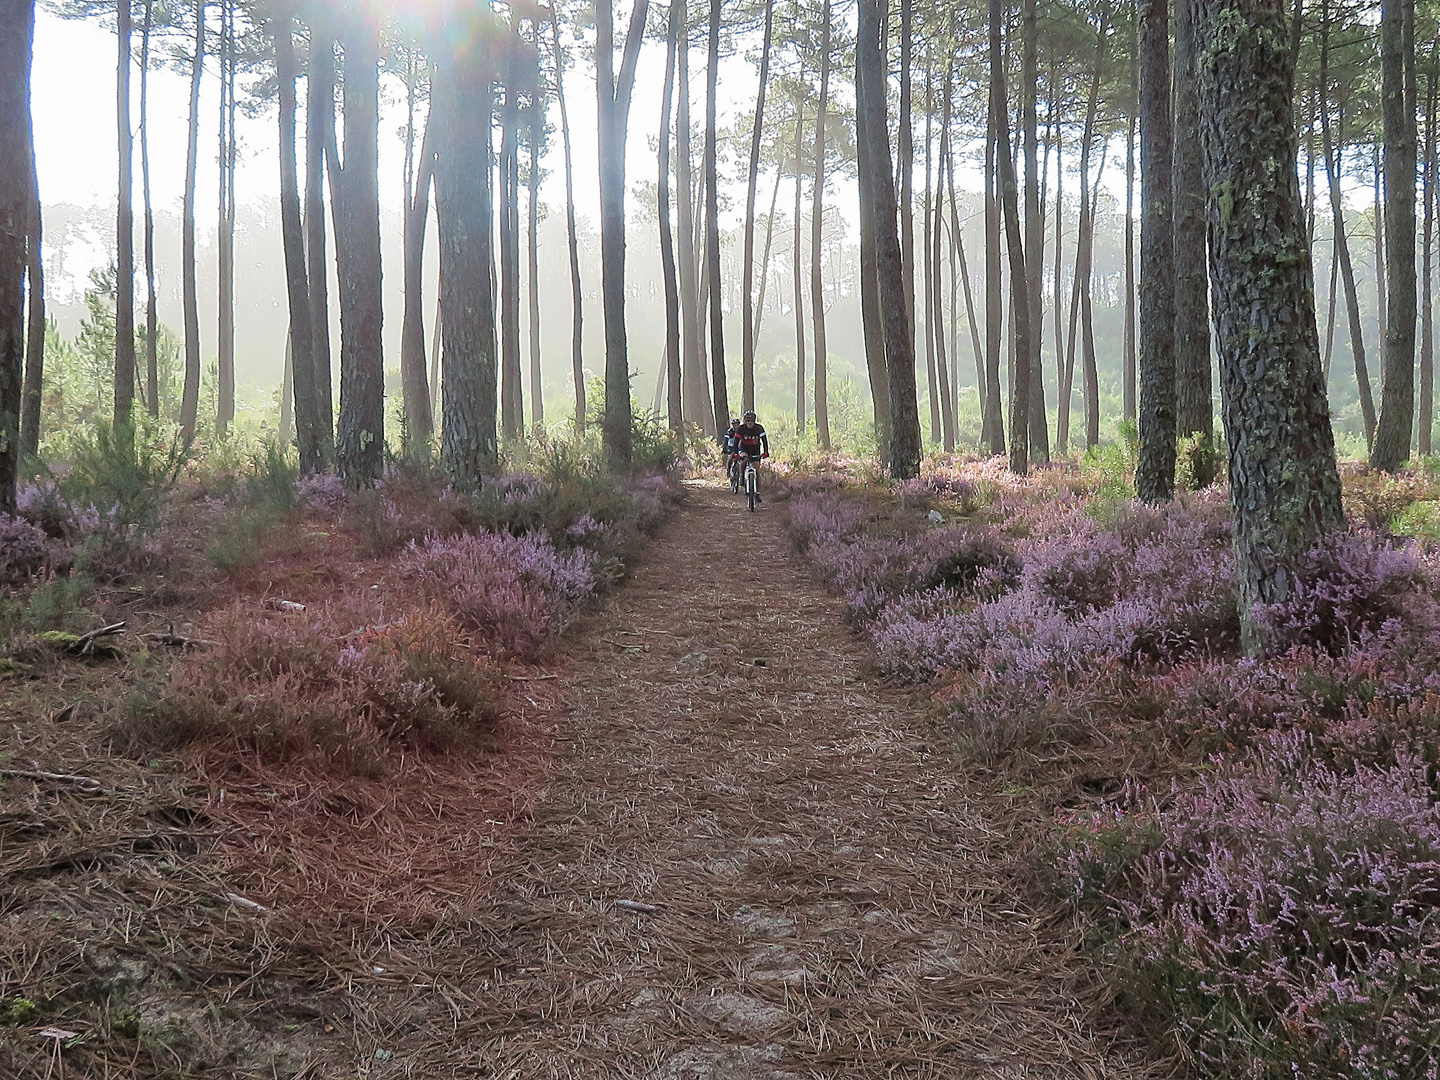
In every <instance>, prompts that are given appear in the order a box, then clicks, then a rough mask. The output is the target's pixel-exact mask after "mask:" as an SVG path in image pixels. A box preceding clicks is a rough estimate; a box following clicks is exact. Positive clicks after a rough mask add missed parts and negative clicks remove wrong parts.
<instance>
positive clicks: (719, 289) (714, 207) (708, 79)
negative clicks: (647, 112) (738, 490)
mask: <svg viewBox="0 0 1440 1080" xmlns="http://www.w3.org/2000/svg"><path fill="white" fill-rule="evenodd" d="M720 7H721V0H710V37H709V39H708V50H707V52H708V56H709V60H708V63H707V66H706V69H705V164H704V172H705V270H706V274H705V277H706V282H707V284H708V286H709V289H708V292H709V309H710V381H711V391H712V392H713V394H714V395H715V430H716V431H724V430H725V429H726V428H727V427H728V426H729V422H728V421H729V417H730V392H729V387H728V386H727V385H726V377H725V313H724V310H723V307H722V297H723V285H722V283H721V278H720V177H719V169H718V165H717V161H716V156H717V138H718V135H717V132H716V128H715V122H716V117H715V113H716V108H717V104H718V103H717V100H716V96H717V94H718V89H717V88H718V85H719V74H720Z"/></svg>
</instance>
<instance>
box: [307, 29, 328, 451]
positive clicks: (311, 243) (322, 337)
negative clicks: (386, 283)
mask: <svg viewBox="0 0 1440 1080" xmlns="http://www.w3.org/2000/svg"><path fill="white" fill-rule="evenodd" d="M305 93H306V104H305V236H306V241H305V258H306V260H307V265H308V267H309V279H310V333H311V335H312V340H311V357H312V363H313V364H314V368H315V394H316V410H317V411H316V414H315V415H316V423H317V424H318V425H319V426H318V428H317V429H316V433H315V438H317V439H318V440H319V443H318V445H319V448H320V453H321V454H322V455H323V460H324V462H325V464H326V465H327V466H328V465H329V464H330V463H331V462H332V461H334V459H335V390H334V376H333V374H332V365H331V362H330V283H329V276H328V275H329V258H328V257H327V255H326V247H327V245H326V229H325V160H326V157H327V155H328V154H330V153H331V150H332V147H333V145H334V142H335V42H334V39H333V38H332V37H331V36H330V30H329V27H328V26H327V25H326V24H325V23H324V22H322V21H321V20H320V19H319V18H318V17H312V18H311V20H310V69H309V76H308V77H307V78H306V80H305ZM331 179H332V180H333V179H334V178H333V177H332V178H331Z"/></svg>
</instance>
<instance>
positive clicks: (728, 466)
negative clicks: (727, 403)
mask: <svg viewBox="0 0 1440 1080" xmlns="http://www.w3.org/2000/svg"><path fill="white" fill-rule="evenodd" d="M739 430H740V418H739V417H738V416H732V417H731V418H730V428H729V430H727V431H722V432H721V433H720V454H721V460H722V461H724V462H725V476H726V478H727V479H730V480H732V481H733V479H734V478H733V477H732V476H731V474H732V473H733V472H734V471H735V469H736V467H737V466H736V462H737V460H738V458H737V456H736V455H737V454H738V453H739V452H740V447H739V445H738V444H737V443H736V440H735V433H736V432H737V431H739Z"/></svg>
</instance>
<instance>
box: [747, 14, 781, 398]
mask: <svg viewBox="0 0 1440 1080" xmlns="http://www.w3.org/2000/svg"><path fill="white" fill-rule="evenodd" d="M774 22H775V0H765V40H764V44H763V45H762V46H761V48H760V90H759V92H758V93H757V94H756V96H755V126H754V128H753V129H752V130H751V132H750V169H749V178H748V181H747V183H746V187H745V241H744V249H745V253H744V255H743V261H742V265H741V268H740V273H741V277H742V279H743V284H742V286H741V289H742V291H741V311H742V316H741V324H740V325H741V327H742V331H741V341H740V349H741V361H740V385H741V391H740V395H741V400H743V401H744V403H745V408H746V409H753V408H755V333H754V330H755V301H754V292H753V286H754V282H755V189H756V187H757V186H758V184H759V182H760V135H761V132H762V131H763V130H764V124H765V89H766V84H767V83H768V82H769V80H770V39H771V31H772V30H773V27H774Z"/></svg>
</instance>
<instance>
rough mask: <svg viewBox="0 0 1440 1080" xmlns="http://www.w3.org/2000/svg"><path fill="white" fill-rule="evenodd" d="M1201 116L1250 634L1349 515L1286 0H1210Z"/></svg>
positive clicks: (1252, 645) (1260, 632)
mask: <svg viewBox="0 0 1440 1080" xmlns="http://www.w3.org/2000/svg"><path fill="white" fill-rule="evenodd" d="M1200 49H1201V55H1203V56H1205V57H1206V58H1207V61H1206V63H1204V64H1202V65H1201V66H1200V116H1201V131H1202V137H1203V140H1204V152H1205V181H1206V187H1207V190H1208V192H1209V196H1208V198H1207V200H1206V218H1207V223H1208V225H1209V230H1210V234H1209V235H1210V280H1211V282H1212V283H1213V285H1214V306H1215V314H1214V322H1215V337H1216V346H1217V349H1218V351H1219V354H1220V382H1221V390H1222V395H1223V402H1224V421H1225V434H1226V441H1227V444H1228V446H1229V448H1230V455H1229V472H1230V505H1231V509H1232V512H1233V514H1234V522H1235V525H1234V540H1233V544H1234V550H1235V562H1236V570H1237V572H1238V576H1239V582H1240V612H1241V626H1242V636H1243V641H1244V646H1245V648H1246V651H1247V652H1249V653H1252V654H1255V653H1260V652H1263V651H1264V650H1265V649H1266V647H1267V645H1268V644H1269V642H1268V639H1267V635H1266V631H1265V629H1264V627H1263V625H1262V624H1260V623H1259V622H1257V620H1256V619H1255V618H1254V612H1253V606H1254V605H1255V604H1256V603H1276V602H1280V601H1284V600H1285V599H1286V598H1287V597H1288V596H1289V595H1290V593H1291V588H1292V585H1293V584H1294V574H1295V571H1296V569H1297V566H1298V563H1299V561H1300V560H1301V559H1302V558H1303V557H1304V556H1305V554H1306V552H1308V551H1309V550H1310V548H1311V547H1312V546H1313V545H1314V543H1315V541H1316V540H1317V539H1318V538H1319V537H1320V536H1321V535H1322V534H1323V533H1326V532H1329V531H1332V530H1335V529H1340V528H1343V526H1344V520H1345V519H1344V514H1343V512H1342V510H1341V506H1340V480H1339V476H1338V475H1337V472H1336V468H1335V444H1334V438H1333V436H1332V434H1331V430H1330V418H1329V410H1328V407H1327V405H1326V402H1325V387H1324V385H1323V383H1322V382H1321V379H1320V357H1319V350H1318V340H1317V334H1316V327H1315V305H1314V297H1313V295H1312V292H1311V284H1310V282H1311V277H1310V257H1309V250H1308V247H1307V245H1306V243H1305V221H1304V214H1303V210H1302V207H1301V202H1300V184H1299V177H1298V175H1297V173H1296V170H1295V153H1296V136H1295V125H1294V112H1293V104H1292V93H1293V85H1294V68H1293V66H1292V64H1291V60H1290V53H1289V48H1288V42H1287V41H1286V35H1285V11H1284V7H1283V0H1202V3H1201V7H1200Z"/></svg>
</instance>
